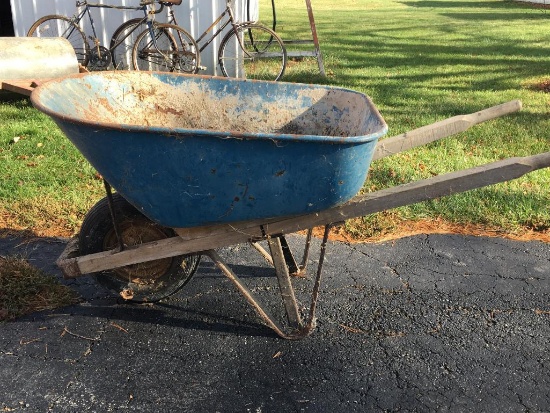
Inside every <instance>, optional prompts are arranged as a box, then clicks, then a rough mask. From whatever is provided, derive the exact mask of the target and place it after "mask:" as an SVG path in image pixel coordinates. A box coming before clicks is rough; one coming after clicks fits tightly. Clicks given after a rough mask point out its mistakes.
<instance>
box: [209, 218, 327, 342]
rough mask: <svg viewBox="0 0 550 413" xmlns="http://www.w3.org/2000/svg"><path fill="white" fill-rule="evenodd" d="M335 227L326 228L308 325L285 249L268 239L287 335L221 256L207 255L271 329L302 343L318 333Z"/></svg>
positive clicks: (214, 252)
mask: <svg viewBox="0 0 550 413" xmlns="http://www.w3.org/2000/svg"><path fill="white" fill-rule="evenodd" d="M331 227H332V225H331V224H329V225H326V226H325V232H324V236H323V241H322V243H321V251H320V255H319V265H318V267H317V274H316V276H315V283H314V285H313V290H312V294H311V303H310V307H309V314H308V318H307V321H306V322H305V323H304V322H303V321H302V319H301V316H300V310H299V308H298V303H297V301H296V296H295V294H294V287H293V286H292V283H291V281H290V274H289V270H288V265H287V264H286V261H285V257H284V253H283V247H282V244H281V239H280V237H268V239H267V241H268V244H269V246H270V249H271V256H272V257H273V262H274V266H275V273H276V275H277V280H278V282H279V288H280V291H281V298H282V299H283V303H284V305H285V310H286V315H287V319H288V323H289V326H290V332H285V329H284V328H283V327H281V326H280V325H279V324H278V323H277V322H276V321H275V320H274V318H273V317H272V316H271V315H270V314H269V313H268V311H267V310H266V309H265V306H264V305H263V304H262V303H261V302H260V301H259V300H258V298H256V297H254V294H253V293H252V292H251V291H250V290H249V289H248V287H247V286H246V285H245V284H244V283H243V282H242V281H241V280H240V278H239V277H238V276H237V275H236V274H235V273H234V272H233V271H232V270H231V268H229V266H228V265H227V264H226V263H225V262H224V261H223V260H222V258H221V257H220V256H219V255H218V253H217V252H216V251H214V250H208V251H204V252H203V254H204V255H206V256H208V257H209V258H210V259H211V260H212V262H214V264H215V265H216V266H217V267H218V268H219V269H220V270H221V271H222V273H223V274H224V275H225V276H226V277H227V278H228V279H229V280H230V281H231V282H232V283H233V284H234V285H235V286H236V287H237V289H238V290H239V292H240V293H241V294H242V295H243V297H245V299H246V300H247V301H248V303H249V304H250V305H251V306H252V307H253V308H254V310H256V312H257V313H258V315H259V316H260V317H261V318H262V320H263V321H264V322H265V323H266V325H267V326H268V327H269V328H271V329H272V330H273V331H274V332H275V333H276V334H277V335H278V336H280V337H282V338H285V339H289V340H298V339H301V338H304V337H306V336H308V335H309V334H310V333H311V332H312V331H313V330H314V329H315V312H316V309H317V301H318V298H319V290H320V287H321V274H322V268H323V262H324V259H325V252H326V244H327V241H328V235H329V232H330V228H331Z"/></svg>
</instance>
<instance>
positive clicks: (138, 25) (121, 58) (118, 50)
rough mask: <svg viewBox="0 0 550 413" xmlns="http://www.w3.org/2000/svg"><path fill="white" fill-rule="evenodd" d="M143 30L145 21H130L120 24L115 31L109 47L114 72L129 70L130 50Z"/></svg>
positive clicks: (145, 26)
mask: <svg viewBox="0 0 550 413" xmlns="http://www.w3.org/2000/svg"><path fill="white" fill-rule="evenodd" d="M145 29H147V22H146V21H145V20H143V19H132V20H128V21H127V22H125V23H122V24H121V25H120V26H119V27H118V28H117V29H116V30H115V32H114V33H113V37H111V43H110V45H109V49H110V50H111V55H112V57H113V67H114V69H115V70H130V69H131V68H132V50H133V48H134V44H135V42H136V40H137V37H138V35H139V34H141V33H142V32H143V31H144V30H145Z"/></svg>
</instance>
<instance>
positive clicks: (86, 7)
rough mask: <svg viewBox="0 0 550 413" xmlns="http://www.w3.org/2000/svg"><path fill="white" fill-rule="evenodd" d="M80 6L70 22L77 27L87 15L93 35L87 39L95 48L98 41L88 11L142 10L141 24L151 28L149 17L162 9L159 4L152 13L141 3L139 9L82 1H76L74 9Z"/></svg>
mask: <svg viewBox="0 0 550 413" xmlns="http://www.w3.org/2000/svg"><path fill="white" fill-rule="evenodd" d="M82 6H84V10H82V11H80V12H77V13H76V14H75V15H74V16H73V17H72V18H71V20H72V21H73V22H74V23H75V24H77V25H79V24H80V22H81V20H82V18H83V17H84V15H88V20H89V21H90V26H91V28H92V34H93V37H92V36H88V37H89V38H90V39H91V40H92V41H93V42H94V46H95V47H98V46H99V39H98V37H97V33H96V30H95V25H94V19H93V17H92V13H91V12H90V9H92V8H103V9H117V10H134V11H137V10H143V12H144V14H145V16H144V17H143V19H142V22H147V25H148V27H149V28H151V24H152V23H151V18H150V16H151V15H153V14H158V13H160V12H161V11H162V10H163V8H164V5H162V4H161V5H160V7H159V8H158V9H155V10H153V11H149V10H147V4H146V3H143V4H142V5H140V6H139V7H133V6H113V5H110V4H100V3H88V1H87V0H82V1H79V0H77V2H76V7H77V8H80V7H82ZM136 27H137V26H136ZM132 32H133V30H131V31H130V32H129V33H128V34H127V35H126V36H124V37H123V38H122V39H121V40H120V41H119V42H118V43H117V44H115V45H114V46H113V47H112V48H110V49H109V50H112V49H114V48H116V47H117V46H119V45H120V44H121V43H122V42H124V40H126V38H127V37H128V36H129V35H130V34H131V33H132Z"/></svg>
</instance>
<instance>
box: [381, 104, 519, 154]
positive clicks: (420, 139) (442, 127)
mask: <svg viewBox="0 0 550 413" xmlns="http://www.w3.org/2000/svg"><path fill="white" fill-rule="evenodd" d="M520 109H521V101H519V100H512V101H510V102H506V103H503V104H501V105H497V106H492V107H490V108H487V109H483V110H480V111H479V112H475V113H470V114H469V115H458V116H453V117H452V118H448V119H445V120H442V121H439V122H436V123H432V124H431V125H426V126H422V127H421V128H418V129H414V130H412V131H409V132H405V133H403V134H401V135H397V136H392V137H391V138H385V139H381V140H380V141H378V145H377V146H376V149H375V150H374V155H373V158H372V160H373V161H375V160H377V159H380V158H384V157H386V156H389V155H394V154H396V153H399V152H403V151H406V150H408V149H412V148H415V147H417V146H420V145H425V144H427V143H430V142H434V141H436V140H439V139H442V138H446V137H447V136H451V135H455V134H457V133H460V132H464V131H465V130H467V129H469V128H470V127H472V126H474V125H477V124H478V123H481V122H485V121H487V120H490V119H495V118H498V117H500V116H503V115H507V114H509V113H514V112H517V111H519V110H520Z"/></svg>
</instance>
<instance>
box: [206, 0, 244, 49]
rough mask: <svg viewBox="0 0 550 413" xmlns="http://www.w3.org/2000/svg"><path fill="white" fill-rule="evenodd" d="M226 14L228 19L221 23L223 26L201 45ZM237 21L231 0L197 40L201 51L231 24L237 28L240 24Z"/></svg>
mask: <svg viewBox="0 0 550 413" xmlns="http://www.w3.org/2000/svg"><path fill="white" fill-rule="evenodd" d="M225 16H228V19H227V20H226V21H225V22H224V23H223V24H222V25H221V27H220V28H219V29H218V30H216V31H215V32H214V34H212V36H210V38H209V39H208V40H207V41H205V43H204V44H202V45H201V42H202V40H203V39H204V38H205V37H206V36H207V35H208V33H210V31H213V29H214V27H215V26H216V25H217V24H218V23H220V22H221V21H222V20H223V18H224V17H225ZM235 22H236V20H235V15H234V14H233V9H232V8H231V0H229V1H227V2H226V6H225V10H224V11H223V12H222V13H221V14H220V15H219V16H218V18H217V19H216V20H215V21H214V22H213V23H212V24H211V25H210V26H208V28H207V29H206V30H205V31H204V32H203V33H202V34H201V35H200V36H199V38H198V39H197V40H196V41H197V44H198V45H199V52H202V51H203V50H204V49H206V48H207V47H208V45H209V44H210V43H212V42H213V41H214V39H215V38H216V37H217V36H218V35H219V34H220V33H221V32H222V31H223V30H224V29H225V28H226V27H227V26H229V25H230V24H231V26H232V27H233V30H235V28H236V27H237V26H238V25H239V24H240V23H235ZM239 41H240V40H239ZM241 46H242V45H241Z"/></svg>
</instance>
